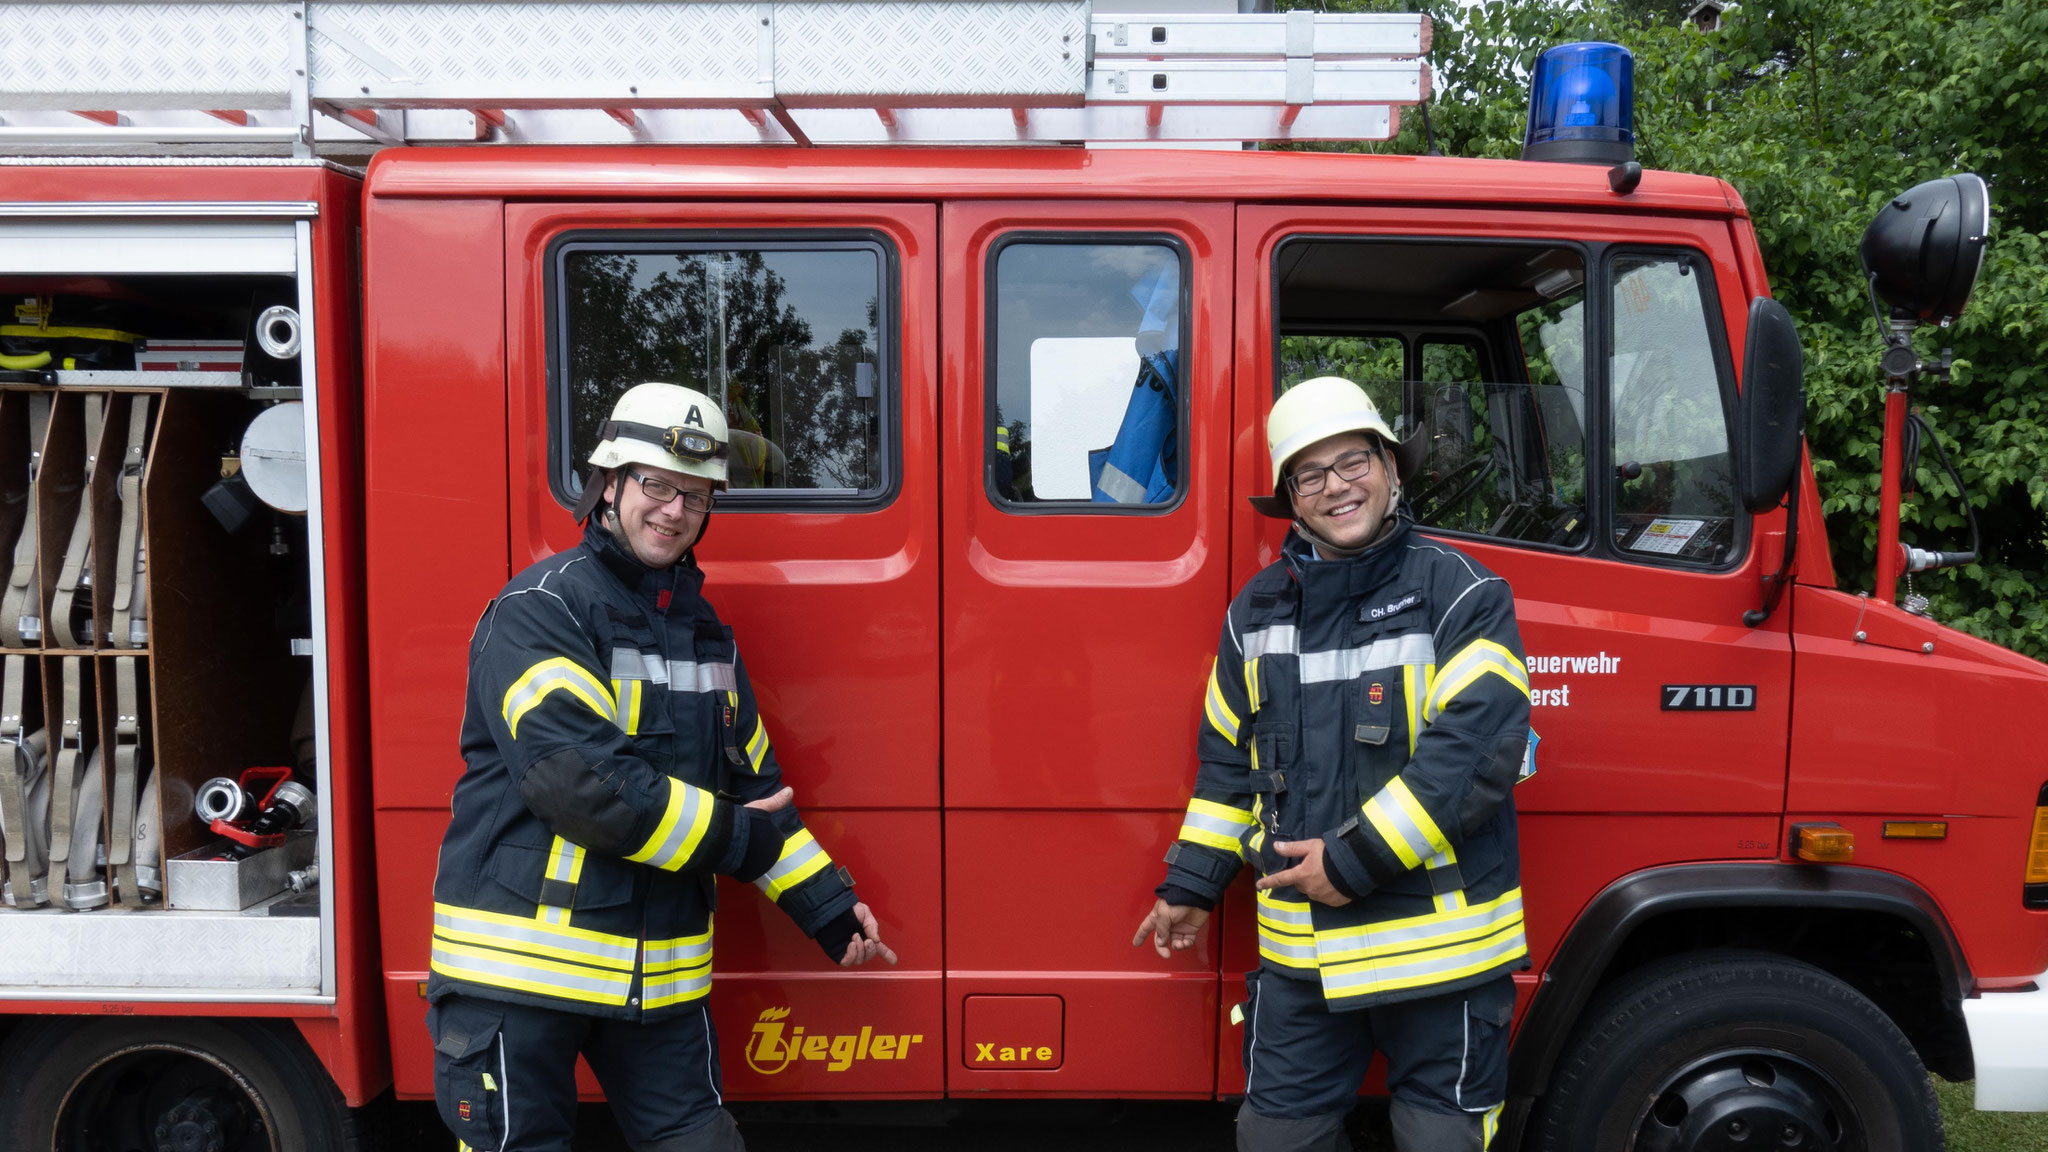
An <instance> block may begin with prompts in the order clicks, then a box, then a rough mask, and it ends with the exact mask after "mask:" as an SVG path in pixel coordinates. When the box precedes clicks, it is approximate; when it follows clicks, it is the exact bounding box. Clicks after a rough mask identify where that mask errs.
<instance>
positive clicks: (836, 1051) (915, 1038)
mask: <svg viewBox="0 0 2048 1152" xmlns="http://www.w3.org/2000/svg"><path fill="white" fill-rule="evenodd" d="M788 1019H789V1009H787V1008H766V1009H763V1010H762V1012H761V1018H760V1019H759V1020H756V1021H754V1031H753V1033H752V1034H751V1035H749V1036H748V1037H747V1067H749V1068H752V1069H753V1070H754V1071H756V1072H759V1073H760V1074H761V1075H763V1076H773V1075H775V1074H776V1073H777V1072H780V1071H782V1070H783V1069H784V1068H787V1067H789V1066H790V1064H792V1063H793V1062H795V1061H798V1060H813V1061H817V1062H818V1063H821V1064H823V1065H824V1066H825V1071H827V1072H844V1071H846V1070H847V1069H848V1068H851V1067H853V1062H854V1061H856V1060H907V1059H909V1058H910V1046H911V1045H913V1044H921V1043H923V1042H924V1036H923V1035H921V1034H917V1035H909V1036H904V1035H894V1034H892V1035H887V1036H877V1035H875V1030H874V1029H873V1028H871V1027H867V1026H865V1025H864V1026H862V1028H861V1030H860V1031H859V1032H847V1033H842V1034H840V1035H837V1036H828V1035H824V1034H822V1033H820V1034H817V1035H809V1036H807V1035H805V1034H804V1026H803V1025H801V1024H798V1025H797V1026H795V1027H794V1028H790V1029H789V1031H788V1035H784V1034H783V1028H784V1025H785V1024H786V1023H787V1021H788Z"/></svg>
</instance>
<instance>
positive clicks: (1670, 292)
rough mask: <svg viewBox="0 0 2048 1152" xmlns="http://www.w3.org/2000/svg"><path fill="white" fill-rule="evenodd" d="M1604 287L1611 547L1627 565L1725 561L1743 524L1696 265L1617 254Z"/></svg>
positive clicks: (1704, 288) (1705, 290)
mask: <svg viewBox="0 0 2048 1152" xmlns="http://www.w3.org/2000/svg"><path fill="white" fill-rule="evenodd" d="M1610 281H1611V284H1612V288H1611V299H1612V315H1613V317H1614V339H1613V342H1612V344H1611V345H1610V347H1611V348H1612V349H1613V351H1612V353H1611V355H1610V356H1609V357H1608V365H1607V373H1608V388H1607V391H1608V409H1609V421H1610V425H1611V428H1612V434H1613V438H1614V464H1615V469H1614V523H1613V528H1612V531H1613V534H1614V543H1615V546H1616V547H1617V548H1619V549H1621V551H1622V552H1623V554H1624V555H1626V556H1628V557H1629V558H1630V559H1633V560H1641V561H1647V562H1653V563H1656V562H1673V561H1676V562H1692V563H1703V564H1718V563H1721V562H1723V561H1724V560H1726V559H1727V558H1728V557H1729V555H1730V554H1731V553H1732V552H1733V550H1734V548H1735V543H1736V540H1735V532H1736V526H1737V524H1738V522H1739V521H1738V516H1737V513H1738V508H1737V504H1736V493H1735V475H1734V462H1733V457H1732V455H1731V454H1730V452H1729V437H1728V419H1727V406H1726V404H1725V394H1726V389H1725V388H1724V386H1723V380H1724V378H1725V373H1723V372H1722V371H1721V370H1720V368H1719V366H1718V357H1717V356H1716V354H1715V347H1714V345H1715V340H1714V331H1715V330H1714V327H1713V326H1712V325H1711V324H1710V323H1709V320H1708V316H1709V312H1708V301H1710V300H1711V299H1712V297H1711V296H1710V295H1709V291H1710V288H1711V285H1710V284H1709V283H1708V282H1707V281H1708V276H1707V275H1706V271H1705V267H1704V263H1703V262H1702V261H1701V259H1700V258H1699V257H1698V256H1694V255H1691V254H1674V255H1665V254H1656V255H1644V254H1635V253H1622V254H1618V255H1616V256H1615V257H1614V259H1613V263H1612V271H1611V274H1610Z"/></svg>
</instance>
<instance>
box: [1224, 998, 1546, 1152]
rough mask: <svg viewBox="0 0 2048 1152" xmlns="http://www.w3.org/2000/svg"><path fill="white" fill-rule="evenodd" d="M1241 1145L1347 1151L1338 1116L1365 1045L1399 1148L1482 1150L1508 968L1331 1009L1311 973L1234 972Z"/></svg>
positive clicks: (1501, 1087) (1354, 1088)
mask: <svg viewBox="0 0 2048 1152" xmlns="http://www.w3.org/2000/svg"><path fill="white" fill-rule="evenodd" d="M1245 985H1246V987H1247V989H1248V991H1249V992H1250V997H1249V999H1247V1000H1246V1001H1245V1003H1244V1023H1243V1028H1244V1066H1245V1101H1244V1107H1243V1108H1241V1109H1239V1111H1238V1114H1237V1146H1238V1149H1239V1150H1240V1152H1346V1150H1348V1149H1349V1148H1350V1144H1349V1142H1348V1141H1347V1139H1346V1138H1345V1136H1344V1117H1345V1115H1346V1114H1347V1113H1349V1112H1350V1111H1351V1108H1352V1106H1353V1105H1354V1104H1356V1103H1357V1097H1358V1089H1359V1085H1360V1084H1361V1083H1362V1082H1363V1081H1364V1080H1365V1072H1366V1067H1367V1066H1368V1065H1369V1064H1371V1063H1372V1055H1373V1052H1374V1051H1375V1050H1377V1051H1379V1052H1380V1053H1382V1054H1384V1055H1385V1056H1386V1058H1387V1091H1388V1093H1389V1094H1390V1095H1391V1096H1392V1097H1393V1101H1392V1103H1391V1105H1390V1106H1389V1114H1390V1116H1391V1117H1392V1120H1393V1128H1394V1147H1395V1148H1397V1149H1399V1152H1482V1150H1483V1149H1485V1148H1486V1146H1487V1144H1488V1143H1489V1142H1490V1140H1491V1138H1492V1136H1493V1132H1494V1128H1495V1127H1496V1125H1497V1124H1498V1122H1499V1118H1500V1106H1501V1102H1502V1101H1503V1100H1504V1099H1505V1098H1506V1096H1507V1078H1508V1024H1509V1022H1510V1021H1511V1020H1512V1018H1513V1016H1514V1009H1515V988H1514V980H1513V978H1512V977H1509V976H1501V977H1499V978H1497V979H1494V980H1490V981H1488V982H1486V983H1484V984H1481V985H1479V986H1477V987H1474V988H1467V989H1464V990H1462V991H1457V992H1451V993H1447V994H1444V995H1440V996H1427V997H1423V998H1421V999H1416V1000H1405V1001H1401V1002H1399V1003H1394V1004H1385V1005H1379V1006H1375V1007H1370V1008H1360V1009H1355V1010H1352V1011H1345V1012H1332V1011H1330V1010H1329V1008H1328V1007H1327V1005H1326V1004H1325V1002H1324V1000H1323V990H1322V985H1321V984H1320V983H1319V982H1318V981H1316V980H1294V979H1290V978H1288V977H1286V976H1281V975H1278V974H1276V973H1274V972H1272V971H1270V970H1265V971H1253V972H1250V973H1248V974H1247V975H1246V976H1245Z"/></svg>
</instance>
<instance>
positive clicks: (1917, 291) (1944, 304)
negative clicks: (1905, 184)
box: [1861, 172, 1991, 324]
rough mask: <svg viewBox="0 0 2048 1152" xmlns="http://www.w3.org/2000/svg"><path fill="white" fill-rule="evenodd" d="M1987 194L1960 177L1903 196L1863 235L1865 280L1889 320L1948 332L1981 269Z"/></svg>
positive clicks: (1977, 181) (1978, 183) (1976, 182)
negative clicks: (1888, 313) (1888, 312)
mask: <svg viewBox="0 0 2048 1152" xmlns="http://www.w3.org/2000/svg"><path fill="white" fill-rule="evenodd" d="M1990 229H1991V190H1990V189H1989V188H1987V187H1985V185H1984V181H1983V180H1982V179H1981V178H1979V177H1977V176H1974V175H1972V174H1971V173H1968V172H1964V173H1961V174H1959V175H1955V176H1944V177H1942V178H1941V179H1939V180H1929V181H1928V182H1927V183H1925V184H1919V185H1915V186H1914V187H1912V188H1910V189H1907V190H1906V191H1905V192H1902V193H1900V194H1899V195H1898V196H1896V197H1894V198H1893V199H1892V202H1891V203H1889V204H1887V205H1885V206H1884V208H1883V209H1881V210H1880V211H1879V212H1878V214H1877V219H1875V220H1872V221H1871V222H1870V227H1868V228H1866V229H1864V230H1863V243H1862V245H1861V252H1862V256H1863V273H1864V275H1865V276H1867V277H1869V279H1870V287H1871V291H1873V292H1874V293H1876V294H1877V296H1878V298H1879V299H1882V300H1883V301H1884V302H1885V303H1886V304H1888V305H1890V306H1891V310H1892V318H1893V319H1896V320H1918V321H1921V322H1922V323H1927V322H1932V323H1936V324H1947V323H1948V322H1950V321H1951V320H1954V319H1955V318H1956V317H1958V316H1960V315H1962V313H1963V305H1964V304H1965V303H1967V302H1968V301H1969V299H1970V290H1971V289H1972V288H1975V287H1976V286H1977V273H1978V272H1979V271H1981V270H1982V269H1983V267H1984V246H1985V237H1986V234H1987V233H1988V232H1989V231H1990Z"/></svg>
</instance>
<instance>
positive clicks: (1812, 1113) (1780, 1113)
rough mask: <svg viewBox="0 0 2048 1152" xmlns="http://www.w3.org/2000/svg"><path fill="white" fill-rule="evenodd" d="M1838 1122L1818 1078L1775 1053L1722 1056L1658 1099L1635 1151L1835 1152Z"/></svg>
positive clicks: (1676, 1080) (1686, 1074)
mask: <svg viewBox="0 0 2048 1152" xmlns="http://www.w3.org/2000/svg"><path fill="white" fill-rule="evenodd" d="M1841 1138H1842V1122H1841V1119H1840V1116H1839V1113H1838V1111H1837V1109H1836V1107H1835V1104H1834V1093H1833V1092H1832V1091H1831V1089H1830V1086H1829V1084H1828V1082H1827V1081H1826V1079H1825V1078H1824V1077H1822V1076H1821V1074H1820V1072H1819V1071H1818V1070H1816V1069H1814V1068H1813V1067H1811V1066H1810V1065H1807V1064H1806V1063H1805V1062H1804V1061H1801V1060H1797V1059H1794V1058H1792V1057H1789V1056H1785V1055H1783V1054H1778V1053H1764V1052H1749V1053H1721V1054H1717V1055H1715V1056H1712V1057H1709V1058H1708V1059H1706V1060H1703V1061H1700V1062H1699V1063H1696V1064H1694V1065H1692V1066H1690V1067H1688V1068H1685V1069H1683V1070H1681V1071H1680V1072H1679V1073H1678V1074H1677V1075H1675V1076H1673V1077H1672V1078H1671V1079H1670V1080H1669V1081H1668V1082H1667V1083H1666V1084H1665V1086H1664V1087H1663V1088H1662V1089H1661V1090H1660V1091H1659V1092H1658V1093H1657V1095H1656V1097H1655V1102H1654V1103H1652V1104H1651V1106H1650V1110H1649V1112H1648V1114H1647V1115H1645V1116H1644V1117H1643V1122H1642V1125H1641V1127H1640V1128H1639V1129H1638V1131H1637V1134H1636V1142H1635V1146H1636V1148H1637V1149H1639V1150H1640V1152H1767V1150H1768V1152H1789V1150H1793V1149H1796V1150H1798V1152H1839V1150H1840V1148H1841Z"/></svg>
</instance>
